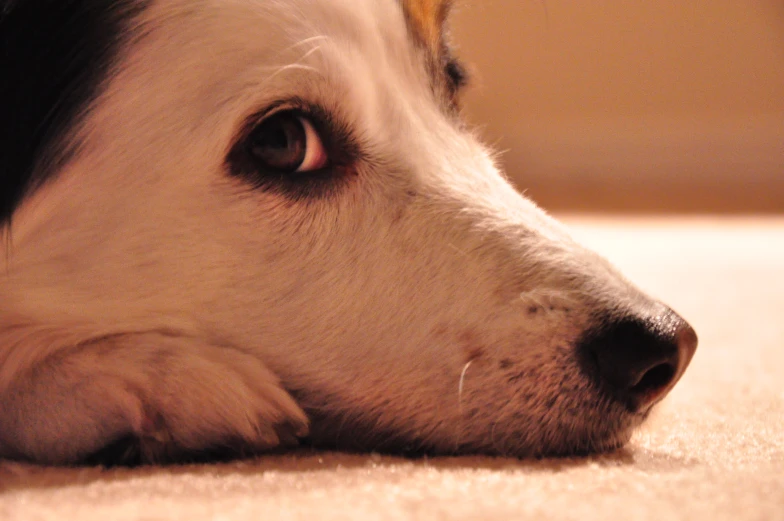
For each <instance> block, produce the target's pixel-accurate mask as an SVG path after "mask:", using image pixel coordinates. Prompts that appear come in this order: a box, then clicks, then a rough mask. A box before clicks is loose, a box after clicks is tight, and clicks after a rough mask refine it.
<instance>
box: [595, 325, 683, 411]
mask: <svg viewBox="0 0 784 521" xmlns="http://www.w3.org/2000/svg"><path fill="white" fill-rule="evenodd" d="M581 348H582V353H583V356H584V359H585V360H586V363H587V365H588V366H589V372H591V373H594V374H595V376H596V377H598V379H599V380H600V382H601V383H602V385H603V386H604V387H606V388H608V389H609V390H610V391H611V392H612V393H613V394H614V395H615V396H616V397H617V398H618V399H620V400H621V401H623V402H625V403H626V404H627V405H628V406H629V408H630V409H632V410H634V411H640V410H645V409H647V408H649V407H650V406H652V405H653V404H654V403H656V402H657V401H659V400H660V399H661V398H662V397H664V395H666V394H667V393H668V392H669V391H670V389H672V388H673V387H674V386H675V384H676V383H677V382H678V380H679V379H680V377H681V376H682V375H683V372H684V371H685V370H686V367H687V366H688V365H689V362H690V361H691V358H692V356H693V355H694V351H695V350H696V349H697V334H696V333H695V332H694V330H693V329H692V328H691V326H689V324H687V323H686V322H685V321H684V320H683V319H682V318H681V317H679V316H678V315H677V314H675V313H674V312H673V311H670V310H667V311H666V312H663V313H661V314H659V315H656V316H653V317H647V318H640V317H631V318H624V319H621V320H616V321H614V322H612V323H610V324H608V325H607V326H605V327H603V328H601V329H599V330H598V331H597V332H595V333H594V334H592V335H589V336H588V337H587V339H586V341H584V342H583V343H582V345H581Z"/></svg>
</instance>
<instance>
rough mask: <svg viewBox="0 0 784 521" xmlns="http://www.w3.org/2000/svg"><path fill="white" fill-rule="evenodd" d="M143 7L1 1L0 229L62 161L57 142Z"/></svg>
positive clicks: (90, 1) (74, 0)
mask: <svg viewBox="0 0 784 521" xmlns="http://www.w3.org/2000/svg"><path fill="white" fill-rule="evenodd" d="M146 1H147V0H0V71H2V73H0V76H2V77H1V78H0V227H2V225H4V224H7V223H8V222H9V221H10V219H11V216H12V214H13V212H14V210H15V209H16V207H17V206H18V205H19V203H20V201H21V200H22V198H23V197H24V196H25V194H26V193H27V192H29V191H30V190H33V189H35V187H37V186H39V185H40V184H41V183H43V182H44V181H45V180H46V179H47V177H49V176H50V175H52V174H53V173H54V172H55V171H56V168H55V166H56V165H57V164H58V163H60V162H62V161H63V160H65V159H66V158H67V155H68V153H69V150H68V149H67V145H66V144H65V143H64V139H63V138H64V137H65V136H66V135H67V133H68V130H69V129H70V128H72V127H73V126H74V123H75V121H76V120H77V118H78V117H79V116H80V115H81V114H82V113H83V112H84V111H85V110H86V108H87V106H88V105H89V102H90V100H91V99H92V98H94V97H95V95H96V93H97V91H98V89H99V88H100V85H101V82H102V80H103V79H104V77H105V75H106V71H107V69H108V67H109V65H110V63H111V61H112V59H113V57H114V56H115V55H116V52H117V49H118V48H119V47H120V45H121V42H122V41H123V39H124V38H123V35H124V33H125V32H126V28H127V27H128V25H129V21H130V20H131V19H132V18H133V16H134V15H135V14H136V13H138V12H139V11H140V10H141V9H142V8H143V5H142V3H143V2H146Z"/></svg>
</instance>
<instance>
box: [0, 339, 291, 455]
mask: <svg viewBox="0 0 784 521" xmlns="http://www.w3.org/2000/svg"><path fill="white" fill-rule="evenodd" d="M305 434H307V418H306V417H305V414H304V413H303V412H302V410H301V409H300V408H299V406H297V404H296V403H295V402H294V400H293V399H292V398H291V397H290V396H289V394H288V393H286V391H284V390H283V389H282V388H281V386H280V385H279V382H278V379H277V378H276V377H275V375H274V374H273V373H272V372H271V371H269V370H268V369H267V368H266V367H265V366H264V365H263V364H262V363H261V361H260V360H259V359H257V358H255V357H252V356H250V355H247V354H244V353H240V352H238V351H236V350H232V349H230V348H223V347H217V346H213V345H208V344H205V343H203V342H200V341H199V340H196V339H192V338H182V337H176V336H166V335H162V334H152V333H150V334H141V335H138V334H137V335H127V336H116V337H109V338H104V339H100V340H96V341H93V342H90V343H87V344H83V345H80V346H77V347H75V348H72V349H66V350H61V351H59V352H57V353H56V354H54V355H52V356H50V357H49V358H47V359H46V360H44V361H43V362H41V363H39V364H38V365H36V366H35V367H33V368H32V369H31V370H29V371H27V372H25V373H24V374H21V375H17V378H16V379H15V381H14V383H13V384H12V385H11V386H10V387H9V388H7V389H6V390H4V391H3V392H2V395H0V457H3V456H6V457H9V456H10V457H17V458H26V459H32V460H35V461H40V462H48V463H69V462H76V461H79V460H81V459H82V458H85V457H87V456H89V455H91V454H93V453H95V452H96V451H99V450H100V449H102V448H103V447H105V446H106V445H107V444H110V443H112V442H114V441H116V440H119V439H122V438H131V439H133V440H135V443H134V447H135V448H136V449H138V454H136V457H137V458H138V459H140V460H141V461H153V462H154V461H158V460H165V459H170V458H177V457H182V456H184V455H188V454H189V453H193V452H197V451H200V450H204V449H220V448H227V447H239V448H241V449H243V450H251V451H256V450H264V449H269V448H273V447H277V446H279V445H282V444H283V445H286V444H291V443H295V442H296V438H297V437H301V436H304V435H305Z"/></svg>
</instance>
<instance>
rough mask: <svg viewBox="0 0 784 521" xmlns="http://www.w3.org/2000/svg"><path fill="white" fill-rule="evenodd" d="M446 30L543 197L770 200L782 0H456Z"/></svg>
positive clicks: (471, 112)
mask: <svg viewBox="0 0 784 521" xmlns="http://www.w3.org/2000/svg"><path fill="white" fill-rule="evenodd" d="M452 32H453V38H454V40H455V43H456V44H457V47H458V49H459V53H460V55H461V56H462V57H463V58H464V60H465V61H466V62H467V63H468V64H469V65H470V70H471V72H472V83H473V85H472V87H471V88H470V89H469V90H468V92H467V94H466V96H465V106H466V110H465V112H466V115H467V117H468V119H469V120H470V121H471V122H473V123H475V124H477V125H479V126H480V129H481V133H482V134H483V136H484V137H485V139H486V141H488V142H489V143H491V144H494V145H495V147H496V148H497V149H499V150H501V151H503V152H504V153H503V155H502V156H501V161H502V164H503V166H504V167H505V168H506V170H507V172H508V173H509V175H510V177H511V178H512V179H513V180H514V181H515V182H516V183H517V185H518V187H519V188H520V189H522V190H525V191H526V193H527V194H529V195H531V196H532V197H533V198H534V199H535V200H537V201H538V202H539V203H541V204H542V205H544V206H545V207H547V208H548V209H551V210H579V211H606V210H614V211H637V212H659V211H669V212H782V211H784V0H656V1H625V0H591V1H582V0H458V8H457V10H456V11H455V16H454V18H453V20H452Z"/></svg>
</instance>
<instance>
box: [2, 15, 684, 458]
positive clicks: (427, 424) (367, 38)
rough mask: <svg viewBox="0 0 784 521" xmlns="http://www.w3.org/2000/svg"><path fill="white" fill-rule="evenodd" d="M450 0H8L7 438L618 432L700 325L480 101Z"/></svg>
mask: <svg viewBox="0 0 784 521" xmlns="http://www.w3.org/2000/svg"><path fill="white" fill-rule="evenodd" d="M449 4H450V2H448V1H447V0H2V3H1V4H0V5H2V8H1V11H0V12H1V13H2V14H0V17H1V18H0V46H1V47H2V48H1V49H0V50H1V52H0V63H1V64H2V70H3V76H4V80H3V82H2V83H0V107H1V108H0V115H1V116H2V117H0V125H2V129H3V130H2V132H3V134H2V140H0V152H1V153H0V157H2V159H1V161H2V163H1V165H2V166H1V170H0V189H1V191H2V193H1V194H0V220H2V230H3V231H2V235H3V241H2V252H3V259H2V260H3V264H4V266H3V267H2V273H1V274H0V457H2V458H11V459H18V460H26V461H33V462H39V463H45V464H73V463H79V462H84V461H91V459H92V458H94V457H97V456H98V457H104V456H105V457H109V455H111V457H112V458H117V459H118V460H119V461H120V462H125V461H137V462H144V463H148V462H152V463H158V462H168V461H178V460H182V459H187V458H192V457H197V455H199V454H207V453H210V451H223V450H228V451H230V452H231V453H233V454H234V453H236V454H240V455H245V454H256V453H260V452H264V451H270V450H279V449H286V448H288V447H292V446H296V445H298V444H308V445H311V446H315V447H326V448H334V449H340V450H360V451H361V450H379V451H390V452H397V453H422V452H423V453H427V454H465V453H479V454H498V455H506V456H517V457H533V456H550V455H569V454H585V453H590V452H599V451H608V450H613V449H616V448H618V447H620V446H622V445H624V444H625V443H626V442H627V441H628V439H629V437H630V435H631V433H632V431H633V430H634V429H635V427H637V426H638V425H640V424H641V422H642V421H643V420H644V419H645V418H646V417H647V416H648V414H649V412H650V411H651V409H652V407H653V406H654V405H655V404H656V403H658V402H659V401H660V400H661V399H662V398H663V397H664V396H665V395H666V394H667V393H668V392H669V391H670V390H671V389H672V387H673V386H674V385H675V383H676V382H677V381H678V380H679V378H680V377H681V375H682V374H683V372H684V370H685V369H686V367H687V365H688V364H689V361H690V360H691V358H692V356H693V354H694V352H695V349H696V346H697V336H696V334H695V333H694V331H693V329H692V328H691V327H690V326H689V325H688V324H687V323H686V322H685V321H684V320H683V319H682V318H681V317H679V316H678V315H677V314H676V313H675V312H674V311H672V310H671V309H670V308H668V307H666V306H665V305H664V304H662V303H660V302H658V301H656V300H654V299H652V298H650V297H648V296H646V295H644V294H643V293H642V292H641V291H640V290H638V289H637V288H635V287H634V286H633V285H632V284H631V283H630V282H628V281H627V280H625V279H624V278H623V277H622V275H620V274H619V273H618V272H617V271H616V269H615V268H613V267H612V266H611V265H610V264H609V263H608V262H607V261H605V260H604V259H603V258H601V257H599V256H598V255H597V254H595V253H593V252H591V251H589V250H588V249H586V248H584V247H582V246H580V245H579V244H578V243H576V242H575V241H574V240H573V239H572V238H571V237H570V235H569V233H568V231H567V230H566V229H565V228H564V227H562V226H561V225H560V224H558V223H557V222H556V221H555V220H554V219H552V218H551V217H550V216H548V215H547V214H546V213H545V212H544V211H543V210H541V209H540V208H539V207H537V206H536V205H535V204H534V203H533V202H532V201H530V200H529V199H527V198H525V197H524V196H522V195H521V194H520V193H518V192H517V191H516V190H515V189H514V188H512V186H511V185H510V183H509V182H508V181H507V180H506V179H505V177H504V175H503V174H502V173H501V172H500V171H499V169H498V168H497V167H496V166H495V163H494V159H493V155H492V153H491V152H490V151H489V150H488V149H487V148H486V147H484V146H483V145H482V144H481V143H480V142H479V140H478V139H477V138H476V137H475V136H474V135H473V134H472V131H471V129H469V128H468V127H467V125H466V124H465V123H464V122H463V121H462V120H461V118H460V94H461V92H462V90H463V88H464V85H465V83H466V80H467V77H466V74H465V72H464V70H465V69H464V67H463V66H462V65H461V63H460V62H459V61H458V59H457V58H456V57H455V56H454V53H453V51H452V46H451V44H450V39H449V32H448V27H447V26H448V12H449V8H450V5H449Z"/></svg>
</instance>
